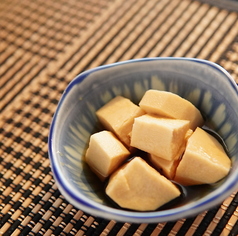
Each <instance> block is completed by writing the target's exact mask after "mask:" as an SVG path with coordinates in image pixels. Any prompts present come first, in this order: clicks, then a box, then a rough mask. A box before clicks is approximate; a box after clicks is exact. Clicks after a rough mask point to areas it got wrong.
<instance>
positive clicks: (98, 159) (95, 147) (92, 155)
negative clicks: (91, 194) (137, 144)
mask: <svg viewBox="0 0 238 236" xmlns="http://www.w3.org/2000/svg"><path fill="white" fill-rule="evenodd" d="M129 155H130V152H129V151H128V150H127V148H126V147H125V146H124V145H123V144H122V143H121V142H120V141H119V140H118V139H117V138H116V136H115V135H114V134H113V133H112V132H110V131H106V130H105V131H101V132H98V133H95V134H93V135H91V137H90V141H89V147H88V149H87V151H86V155H85V160H86V162H87V163H88V165H89V166H90V168H91V169H92V170H93V172H95V174H97V175H98V177H99V178H100V179H101V180H102V181H103V180H104V179H105V178H107V177H108V176H109V175H110V174H111V173H112V172H113V171H115V170H116V169H117V168H118V166H119V165H121V164H122V162H123V161H124V160H125V159H126V158H127V157H128V156H129Z"/></svg>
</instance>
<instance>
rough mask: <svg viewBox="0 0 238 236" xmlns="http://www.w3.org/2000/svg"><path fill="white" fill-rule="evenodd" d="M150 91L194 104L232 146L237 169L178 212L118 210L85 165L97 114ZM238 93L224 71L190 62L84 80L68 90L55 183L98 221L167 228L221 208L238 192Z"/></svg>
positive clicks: (56, 137) (140, 65)
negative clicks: (107, 106) (168, 224)
mask: <svg viewBox="0 0 238 236" xmlns="http://www.w3.org/2000/svg"><path fill="white" fill-rule="evenodd" d="M148 89H158V90H165V91H170V92H173V93H176V94H178V95H180V96H181V97H183V98H185V99H188V100H189V101H191V102H192V103H193V104H194V105H195V106H196V107H197V108H198V109H199V110H200V111H201V112H202V114H203V115H204V117H205V118H206V120H207V124H208V125H209V126H210V127H212V128H213V129H214V130H215V131H217V132H218V133H219V134H220V135H221V136H222V138H223V139H224V141H225V143H226V144H227V146H228V150H229V155H230V157H231V159H232V164H233V168H232V170H231V172H230V174H229V176H228V177H227V178H225V179H224V180H223V181H221V182H220V183H219V184H217V185H216V186H214V188H212V191H208V192H206V194H205V196H200V197H199V198H198V199H196V200H195V199H193V200H192V201H191V202H189V203H187V204H186V205H183V206H180V207H177V208H175V209H172V210H164V211H155V212H146V213H145V212H131V211H125V210H119V209H114V208H113V207H111V206H110V205H109V203H108V202H107V200H106V199H105V195H104V194H103V191H104V190H103V185H102V184H100V182H99V181H97V178H96V177H95V176H94V175H92V173H91V171H90V170H89V169H88V167H87V165H85V162H84V160H83V156H84V153H85V150H86V148H87V145H88V140H89V137H90V135H91V134H92V133H93V132H95V131H97V130H99V129H100V127H99V125H98V123H97V119H96V115H95V111H96V110H97V109H99V108H100V107H101V106H102V105H104V104H105V103H107V102H108V101H109V100H111V99H112V98H113V97H115V96H117V95H122V96H125V97H127V98H129V99H131V100H132V101H133V102H134V103H136V104H138V102H139V101H140V99H141V98H142V96H143V94H144V93H145V91H146V90H148ZM237 94H238V92H237V87H236V84H235V83H234V81H233V80H232V78H231V77H230V76H229V74H228V73H227V72H226V71H225V70H224V69H222V68H221V67H220V66H218V65H216V64H214V63H210V62H208V61H204V60H198V59H188V58H187V59H186V58H147V59H138V60H130V61H126V62H121V63H115V64H112V65H107V66H102V67H99V68H95V69H92V70H89V71H86V72H84V73H82V74H80V75H78V76H77V77H76V78H75V79H74V80H73V81H72V82H71V83H70V84H69V85H68V87H67V88H66V90H65V92H64V94H63V96H62V98H61V100H60V102H59V105H58V107H57V110H56V112H55V115H54V118H53V121H52V124H51V130H50V135H49V155H50V160H51V166H52V171H53V174H54V178H55V180H56V182H57V184H58V187H59V189H60V191H61V192H62V194H63V195H64V196H65V197H66V199H67V200H68V201H70V202H71V203H72V204H73V205H75V206H76V207H78V208H80V209H82V210H85V211H86V212H88V213H91V214H92V215H97V216H100V217H104V218H108V219H115V220H119V221H129V222H138V223H139V222H148V223H149V222H162V221H170V220H176V219H179V218H184V217H188V216H191V215H194V214H198V213H199V212H201V211H203V210H207V209H209V208H211V207H213V206H215V205H216V204H219V203H221V202H222V201H223V200H224V199H225V198H226V197H227V196H229V194H231V193H232V191H234V190H235V189H236V188H237V187H238V186H237V182H238V172H237V167H238V96H237Z"/></svg>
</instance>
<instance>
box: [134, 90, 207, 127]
mask: <svg viewBox="0 0 238 236" xmlns="http://www.w3.org/2000/svg"><path fill="white" fill-rule="evenodd" d="M139 106H140V107H141V108H142V109H143V110H144V111H145V112H146V113H149V114H155V115H159V116H165V117H169V118H175V119H181V120H189V121H190V128H191V129H193V130H195V129H196V128H197V127H201V126H202V125H203V124H204V119H203V117H202V115H201V113H200V111H199V110H198V109H197V108H196V107H195V106H194V105H193V104H192V103H191V102H189V101H188V100H186V99H184V98H182V97H180V96H179V95H177V94H174V93H171V92H167V91H160V90H154V89H150V90H148V91H146V92H145V94H144V96H143V97H142V99H141V101H140V103H139Z"/></svg>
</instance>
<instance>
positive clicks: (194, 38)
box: [0, 0, 238, 236]
mask: <svg viewBox="0 0 238 236" xmlns="http://www.w3.org/2000/svg"><path fill="white" fill-rule="evenodd" d="M0 26H1V30H0V96H1V100H0V109H1V114H0V235H45V236H50V235H186V236H190V235H205V236H208V235H214V236H215V235H222V236H228V235H229V236H235V235H237V234H238V193H237V192H234V193H233V194H232V195H231V196H230V197H228V198H227V199H226V200H225V201H224V202H223V203H222V204H221V205H220V206H217V207H215V208H213V209H211V210H208V211H205V212H202V213H201V214H199V215H197V216H194V217H192V218H188V219H180V220H178V221H176V222H165V223H159V224H129V223H126V222H124V223H119V222H115V221H113V220H111V221H109V220H105V219H103V218H96V217H94V216H91V215H89V214H87V213H85V212H83V211H81V210H80V209H76V208H75V207H74V206H72V205H71V204H69V203H68V202H67V201H66V200H65V199H64V197H63V196H62V195H61V194H60V192H59V190H58V189H57V186H56V185H55V182H54V179H53V177H52V173H51V169H50V163H49V159H48V149H47V148H48V147H47V142H48V132H49V126H50V122H51V119H52V116H53V114H54V111H55V109H56V106H57V103H58V101H59V99H60V97H61V95H62V93H63V91H64V89H65V87H66V86H67V84H68V83H69V82H70V81H71V80H72V79H73V78H74V77H75V76H76V75H77V74H78V73H80V72H82V71H84V70H86V69H89V68H92V67H95V66H98V65H102V64H108V63H112V62H116V61H122V60H127V59H132V58H140V57H153V56H182V57H196V58H202V59H207V60H210V61H213V62H216V63H218V64H220V65H221V66H223V67H224V68H225V69H226V70H227V71H228V72H230V74H231V75H232V76H233V78H234V80H235V81H236V82H238V3H237V2H235V1H234V2H232V4H230V3H229V1H228V2H226V3H225V4H224V1H223V2H222V1H219V5H217V4H216V2H215V1H209V3H206V2H204V1H202V2H200V1H192V0H183V1H180V0H140V1H136V0H98V1H97V0H87V1H85V0H81V1H80V0H70V1H67V0H59V1H53V0H49V1H44V0H35V1H31V0H25V1H20V0H12V1H10V0H2V1H0Z"/></svg>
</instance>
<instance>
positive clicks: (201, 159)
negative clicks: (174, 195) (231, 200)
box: [174, 128, 231, 185]
mask: <svg viewBox="0 0 238 236" xmlns="http://www.w3.org/2000/svg"><path fill="white" fill-rule="evenodd" d="M230 168H231V161H230V159H229V157H228V156H227V154H226V152H225V151H224V149H223V147H222V145H221V144H220V143H219V142H218V141H217V140H216V139H215V138H214V137H213V136H212V135H210V134H208V133H207V132H206V131H204V130H203V129H201V128H197V129H196V130H195V131H194V133H193V134H192V135H191V137H190V138H189V139H188V142H187V147H186V149H185V152H184V155H183V157H182V160H181V161H180V163H179V165H178V167H177V170H176V174H175V178H174V180H175V181H177V182H179V183H181V184H183V185H197V184H212V183H215V182H217V181H219V180H220V179H222V178H223V177H225V176H226V175H227V174H228V172H229V171H230Z"/></svg>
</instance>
